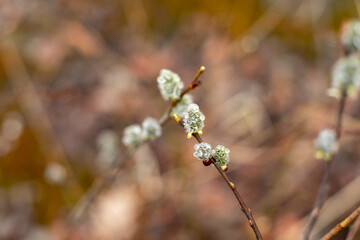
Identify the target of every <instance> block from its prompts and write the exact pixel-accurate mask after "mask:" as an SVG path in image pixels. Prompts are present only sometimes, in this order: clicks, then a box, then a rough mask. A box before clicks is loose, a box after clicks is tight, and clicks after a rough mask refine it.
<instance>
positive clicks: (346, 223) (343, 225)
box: [320, 207, 360, 240]
mask: <svg viewBox="0 0 360 240" xmlns="http://www.w3.org/2000/svg"><path fill="white" fill-rule="evenodd" d="M359 215H360V207H358V208H357V209H355V211H353V212H352V213H351V214H350V215H349V216H348V217H347V218H345V219H344V220H343V221H342V222H341V223H338V224H336V226H335V227H334V228H333V229H331V230H330V231H329V232H328V233H327V234H325V235H324V236H323V237H322V238H321V239H320V240H330V239H332V238H333V237H335V236H336V235H337V234H338V233H339V232H341V231H342V230H344V229H345V228H347V227H349V226H350V224H351V223H353V222H354V221H355V219H356V218H358V217H359Z"/></svg>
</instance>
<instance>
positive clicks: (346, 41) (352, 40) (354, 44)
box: [340, 19, 360, 53]
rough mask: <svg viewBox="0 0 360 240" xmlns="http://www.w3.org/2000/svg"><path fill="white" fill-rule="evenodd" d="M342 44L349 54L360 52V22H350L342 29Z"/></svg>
mask: <svg viewBox="0 0 360 240" xmlns="http://www.w3.org/2000/svg"><path fill="white" fill-rule="evenodd" d="M340 39H341V43H342V44H343V46H344V48H345V51H346V52H347V53H353V52H356V51H359V50H360V21H359V20H355V19H354V20H350V21H348V22H346V23H344V24H343V25H342V27H341V36H340Z"/></svg>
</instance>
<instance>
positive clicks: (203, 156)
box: [194, 142, 211, 161]
mask: <svg viewBox="0 0 360 240" xmlns="http://www.w3.org/2000/svg"><path fill="white" fill-rule="evenodd" d="M194 149H195V152H194V157H196V158H197V159H199V160H201V161H206V160H208V159H209V158H210V157H211V145H210V144H208V143H206V142H202V143H199V144H195V145H194Z"/></svg>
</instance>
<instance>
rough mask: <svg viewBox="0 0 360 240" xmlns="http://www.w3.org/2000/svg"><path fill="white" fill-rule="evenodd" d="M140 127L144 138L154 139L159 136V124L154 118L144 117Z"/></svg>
mask: <svg viewBox="0 0 360 240" xmlns="http://www.w3.org/2000/svg"><path fill="white" fill-rule="evenodd" d="M142 128H143V130H142V136H143V139H144V140H147V139H156V138H158V137H160V136H161V126H160V124H159V122H158V120H156V119H155V118H151V117H148V118H146V119H145V120H144V121H143V123H142Z"/></svg>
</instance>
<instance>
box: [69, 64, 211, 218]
mask: <svg viewBox="0 0 360 240" xmlns="http://www.w3.org/2000/svg"><path fill="white" fill-rule="evenodd" d="M204 70H205V67H203V66H202V67H200V68H199V70H198V72H197V73H196V75H195V77H194V79H193V80H192V82H191V84H190V85H189V86H188V87H187V88H186V89H185V90H183V91H182V93H181V95H180V98H179V99H177V100H174V101H172V102H171V104H170V106H169V108H168V110H167V111H166V112H165V113H164V114H163V116H162V117H161V118H160V120H159V123H160V125H161V126H164V125H165V124H166V123H167V122H168V121H169V119H171V117H170V113H171V111H172V109H173V108H174V107H175V106H176V104H177V103H178V102H180V101H181V99H182V97H183V96H184V95H185V94H186V93H187V92H189V91H190V90H192V89H195V88H196V87H197V86H199V84H200V80H199V78H200V76H201V74H202V73H203V72H204ZM139 146H140V145H138V146H137V147H136V148H135V149H132V150H128V151H126V152H125V153H124V154H123V155H122V156H121V158H120V159H119V160H118V161H116V162H114V163H113V165H112V166H111V168H110V169H112V170H111V172H106V173H105V174H104V176H103V177H101V178H99V179H97V180H96V181H94V183H93V185H92V186H91V187H90V189H89V190H88V191H87V193H86V194H85V195H84V196H83V197H82V198H81V199H80V201H79V202H78V203H77V204H76V205H75V207H74V208H73V209H72V211H71V212H70V220H69V221H70V223H76V222H77V221H78V220H80V218H81V217H82V216H83V215H84V213H85V212H86V211H87V209H88V208H89V206H90V205H91V204H92V202H93V201H94V200H95V199H96V197H97V196H98V195H99V194H100V193H101V192H102V191H103V190H104V189H106V188H107V187H109V186H111V185H112V184H113V183H114V182H115V180H116V178H117V176H118V174H119V170H120V169H121V168H122V167H123V166H124V164H125V163H126V162H127V161H126V160H127V159H128V158H130V157H131V156H132V155H133V154H134V153H135V152H136V150H137V148H138V147H139Z"/></svg>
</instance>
